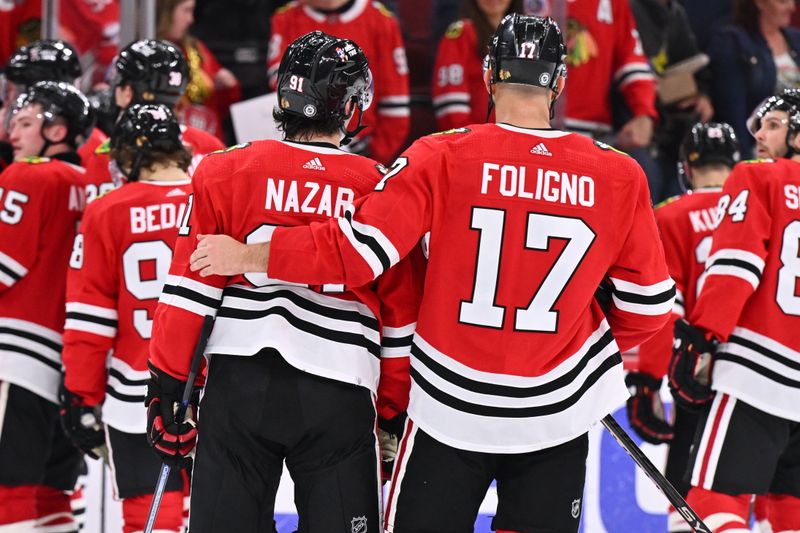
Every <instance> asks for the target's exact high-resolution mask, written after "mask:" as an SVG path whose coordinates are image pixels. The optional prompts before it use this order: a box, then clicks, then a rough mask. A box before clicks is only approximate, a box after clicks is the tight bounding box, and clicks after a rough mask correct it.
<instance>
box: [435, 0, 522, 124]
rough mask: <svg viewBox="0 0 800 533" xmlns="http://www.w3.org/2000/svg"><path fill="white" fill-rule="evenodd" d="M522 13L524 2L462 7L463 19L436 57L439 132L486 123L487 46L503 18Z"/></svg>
mask: <svg viewBox="0 0 800 533" xmlns="http://www.w3.org/2000/svg"><path fill="white" fill-rule="evenodd" d="M521 12H522V0H466V1H465V2H464V3H463V4H462V5H461V12H460V15H461V17H460V19H459V20H457V21H456V22H454V23H452V24H451V25H450V26H449V27H448V28H447V31H445V33H444V37H443V38H442V40H441V41H440V42H439V50H438V53H437V54H436V64H435V66H434V70H433V83H432V88H431V92H432V93H433V107H434V112H435V113H436V128H437V129H439V130H446V129H450V128H458V127H461V126H466V125H467V124H478V123H482V122H486V115H487V109H488V104H489V94H488V93H487V92H486V86H485V85H484V83H483V58H484V56H485V55H486V47H487V44H488V43H489V38H490V37H491V36H492V34H493V33H494V31H495V29H496V28H497V25H498V24H500V20H502V18H503V17H504V16H505V15H507V14H508V13H521Z"/></svg>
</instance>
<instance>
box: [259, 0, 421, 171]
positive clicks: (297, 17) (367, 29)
mask: <svg viewBox="0 0 800 533" xmlns="http://www.w3.org/2000/svg"><path fill="white" fill-rule="evenodd" d="M313 30H321V31H324V32H325V33H328V34H330V35H335V36H337V37H341V38H345V39H350V40H352V41H354V42H356V43H357V44H358V45H359V46H360V47H361V49H362V50H364V53H365V54H366V55H367V59H369V66H370V69H371V71H372V76H373V78H374V83H375V96H374V101H373V102H372V105H371V106H370V108H369V109H367V110H366V111H365V112H364V120H363V124H364V125H367V126H368V128H367V129H365V130H364V131H363V132H361V133H360V134H359V135H357V136H356V138H355V139H353V142H352V143H351V144H349V145H348V146H347V149H348V150H350V151H351V152H355V153H358V154H361V155H367V156H369V157H371V158H372V159H376V160H377V161H380V162H381V163H390V162H391V161H392V160H393V159H394V156H395V155H397V153H398V152H399V151H400V148H401V147H402V146H403V143H404V142H405V140H406V137H407V136H408V131H409V127H410V122H411V121H410V117H411V110H410V108H409V103H410V99H409V81H408V63H407V61H406V51H405V47H404V46H403V38H402V36H401V35H400V26H399V24H398V22H397V19H396V18H395V16H394V15H393V14H392V13H391V12H390V11H389V10H388V9H386V7H385V6H384V5H383V4H381V3H380V2H372V1H371V0H303V1H302V2H291V3H289V4H288V5H286V6H285V7H283V8H281V9H278V10H277V11H275V15H273V17H272V38H271V39H270V44H269V75H270V85H271V87H272V88H273V89H274V88H275V84H276V81H277V78H276V75H277V72H278V65H279V64H280V59H281V56H282V55H283V52H284V50H286V47H287V46H288V45H289V43H291V42H292V41H294V40H295V39H297V38H298V37H300V36H302V35H305V34H306V33H308V32H310V31H313Z"/></svg>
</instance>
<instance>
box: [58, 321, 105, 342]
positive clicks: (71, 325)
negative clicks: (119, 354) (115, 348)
mask: <svg viewBox="0 0 800 533" xmlns="http://www.w3.org/2000/svg"><path fill="white" fill-rule="evenodd" d="M64 329H65V330H68V329H71V330H73V331H84V332H86V333H93V334H95V335H100V336H101V337H109V338H111V339H113V338H115V337H116V336H117V328H113V327H111V326H104V325H102V324H98V323H96V322H90V321H88V320H80V319H77V318H68V319H67V320H66V321H65V322H64Z"/></svg>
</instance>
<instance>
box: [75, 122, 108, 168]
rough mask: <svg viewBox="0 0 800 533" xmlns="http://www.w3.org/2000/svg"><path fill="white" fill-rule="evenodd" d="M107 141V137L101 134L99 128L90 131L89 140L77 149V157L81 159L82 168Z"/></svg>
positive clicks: (101, 131)
mask: <svg viewBox="0 0 800 533" xmlns="http://www.w3.org/2000/svg"><path fill="white" fill-rule="evenodd" d="M107 140H108V135H106V134H105V133H103V130H101V129H100V128H94V129H92V133H91V135H89V138H88V139H86V142H85V143H83V144H82V145H81V146H80V147H79V148H78V155H79V156H80V157H81V163H82V164H83V166H86V164H87V163H88V162H89V159H90V158H91V157H92V154H94V152H95V151H96V150H97V149H98V148H99V147H100V146H101V145H102V144H103V143H105V142H106V141H107Z"/></svg>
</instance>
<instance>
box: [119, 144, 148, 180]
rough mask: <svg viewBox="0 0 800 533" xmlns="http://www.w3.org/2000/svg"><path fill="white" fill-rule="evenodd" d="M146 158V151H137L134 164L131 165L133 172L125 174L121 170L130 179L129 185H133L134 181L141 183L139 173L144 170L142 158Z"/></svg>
mask: <svg viewBox="0 0 800 533" xmlns="http://www.w3.org/2000/svg"><path fill="white" fill-rule="evenodd" d="M143 157H144V150H143V149H141V148H140V149H139V150H136V155H135V156H134V157H133V163H131V170H130V172H127V173H126V172H125V171H124V170H122V168H120V171H122V173H123V174H125V177H126V178H128V183H133V182H134V181H139V173H140V171H141V168H142V158H143Z"/></svg>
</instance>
